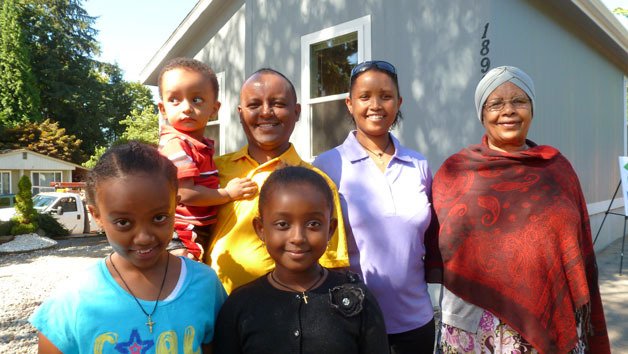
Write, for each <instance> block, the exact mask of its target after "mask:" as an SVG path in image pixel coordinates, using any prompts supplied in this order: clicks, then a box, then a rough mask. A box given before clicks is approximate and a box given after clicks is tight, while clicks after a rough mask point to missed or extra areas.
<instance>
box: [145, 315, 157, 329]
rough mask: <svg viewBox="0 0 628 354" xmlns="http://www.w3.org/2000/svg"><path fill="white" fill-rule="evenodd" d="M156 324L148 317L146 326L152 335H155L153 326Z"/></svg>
mask: <svg viewBox="0 0 628 354" xmlns="http://www.w3.org/2000/svg"><path fill="white" fill-rule="evenodd" d="M154 324H155V322H153V320H152V318H150V315H148V322H146V325H147V326H148V331H149V332H150V333H153V325H154Z"/></svg>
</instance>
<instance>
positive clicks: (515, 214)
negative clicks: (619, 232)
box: [432, 136, 610, 353]
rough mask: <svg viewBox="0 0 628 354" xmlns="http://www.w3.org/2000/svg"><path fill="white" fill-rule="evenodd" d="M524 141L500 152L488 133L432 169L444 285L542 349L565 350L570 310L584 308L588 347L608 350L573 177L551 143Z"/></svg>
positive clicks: (571, 332)
mask: <svg viewBox="0 0 628 354" xmlns="http://www.w3.org/2000/svg"><path fill="white" fill-rule="evenodd" d="M528 144H529V145H530V146H532V147H531V148H530V149H528V150H525V151H521V152H517V153H503V152H499V151H495V150H491V149H489V148H488V145H487V143H486V136H485V137H484V138H483V142H482V144H478V145H472V146H470V147H468V148H466V149H463V150H461V151H460V152H459V153H457V154H455V155H453V156H451V157H450V158H449V159H447V161H445V163H444V164H443V166H442V167H441V168H440V169H439V171H438V172H437V173H436V175H435V176H434V183H433V192H432V193H433V198H434V206H435V209H436V213H437V215H438V220H439V222H440V233H439V240H438V245H439V248H440V252H441V256H442V260H443V266H444V278H443V283H444V285H445V286H446V287H447V288H448V289H449V290H450V291H452V292H453V293H454V294H456V295H457V296H459V297H461V298H462V299H464V300H466V301H468V302H470V303H472V304H475V305H477V306H479V307H481V308H484V309H486V310H488V311H491V312H492V313H493V314H495V315H496V316H497V317H499V318H500V319H501V320H502V321H504V322H506V323H507V324H508V325H510V326H511V327H513V328H514V329H515V330H516V331H518V332H519V333H520V334H521V335H522V336H523V337H524V338H525V339H526V340H528V341H529V342H530V344H532V346H533V347H534V348H535V349H537V350H538V351H539V352H540V353H566V352H568V351H569V350H571V349H572V348H573V347H574V346H575V345H576V342H577V340H578V338H577V333H576V323H575V310H576V309H580V308H584V309H586V310H588V309H590V316H591V317H590V321H589V318H588V317H587V318H585V325H586V327H585V328H587V329H588V330H589V331H590V332H589V333H590V335H589V337H588V342H589V346H590V348H591V351H592V353H610V345H609V340H608V335H607V333H606V322H605V319H604V312H603V309H602V302H601V298H600V293H599V288H598V283H597V266H596V262H595V253H594V252H593V244H592V242H591V229H590V225H589V217H588V214H587V210H586V204H585V200H584V196H583V194H582V191H581V189H580V183H579V181H578V177H577V175H576V173H575V171H574V170H573V168H572V167H571V165H570V163H569V162H568V161H567V159H566V158H565V157H564V156H562V155H561V154H560V152H559V151H558V150H556V149H555V148H553V147H551V146H537V145H536V144H534V143H533V142H531V141H528ZM586 313H589V311H586Z"/></svg>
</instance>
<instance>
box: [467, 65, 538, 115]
mask: <svg viewBox="0 0 628 354" xmlns="http://www.w3.org/2000/svg"><path fill="white" fill-rule="evenodd" d="M508 81H509V82H512V83H513V84H515V85H517V87H519V88H520V89H522V90H523V91H524V92H525V93H526V94H527V95H528V97H530V103H531V105H532V112H534V82H532V79H531V78H530V76H528V74H526V73H525V72H523V70H521V69H519V68H515V67H514V66H500V67H497V68H495V69H492V70H491V71H489V72H487V73H486V75H485V76H484V77H483V78H482V80H480V82H479V83H478V86H477V87H476V88H475V109H476V110H477V112H478V119H479V120H480V122H481V121H482V106H483V105H484V103H485V102H486V99H487V98H488V96H489V95H490V94H491V93H492V92H493V91H494V90H495V89H496V88H497V87H498V86H499V85H501V84H503V83H504V82H508Z"/></svg>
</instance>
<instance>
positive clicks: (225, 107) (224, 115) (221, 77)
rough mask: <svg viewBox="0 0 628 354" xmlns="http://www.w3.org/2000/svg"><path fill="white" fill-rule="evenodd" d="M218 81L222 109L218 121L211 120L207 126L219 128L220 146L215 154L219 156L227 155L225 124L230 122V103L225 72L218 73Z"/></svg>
mask: <svg viewBox="0 0 628 354" xmlns="http://www.w3.org/2000/svg"><path fill="white" fill-rule="evenodd" d="M216 79H218V97H217V99H218V101H219V102H220V109H219V110H218V119H216V120H210V121H209V122H207V126H213V125H217V126H218V136H219V140H220V146H218V147H217V149H216V151H215V154H214V155H215V156H218V155H222V154H224V153H225V124H226V123H227V122H228V121H229V102H227V94H226V92H225V72H224V71H221V72H219V73H216Z"/></svg>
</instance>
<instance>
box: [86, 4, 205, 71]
mask: <svg viewBox="0 0 628 354" xmlns="http://www.w3.org/2000/svg"><path fill="white" fill-rule="evenodd" d="M196 2H197V0H84V1H83V8H84V9H85V10H86V11H87V13H88V14H90V15H91V16H96V17H98V19H97V20H96V23H95V24H94V28H96V29H97V30H99V34H98V37H97V39H98V41H99V42H100V47H101V51H102V53H101V56H100V59H101V60H103V61H106V62H109V63H117V64H118V65H119V66H120V67H121V68H122V70H123V71H124V78H125V79H126V80H128V81H138V80H139V74H140V72H141V71H142V69H143V68H144V65H146V63H148V61H149V60H150V58H151V57H152V56H153V54H155V53H156V52H157V50H158V49H159V48H160V47H161V45H162V44H164V42H165V41H166V39H168V37H169V36H170V34H171V33H172V32H173V31H174V29H175V28H177V26H178V25H179V24H180V23H181V21H183V19H184V18H185V16H186V15H187V14H188V13H189V12H190V10H192V8H193V7H194V5H195V4H196Z"/></svg>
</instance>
